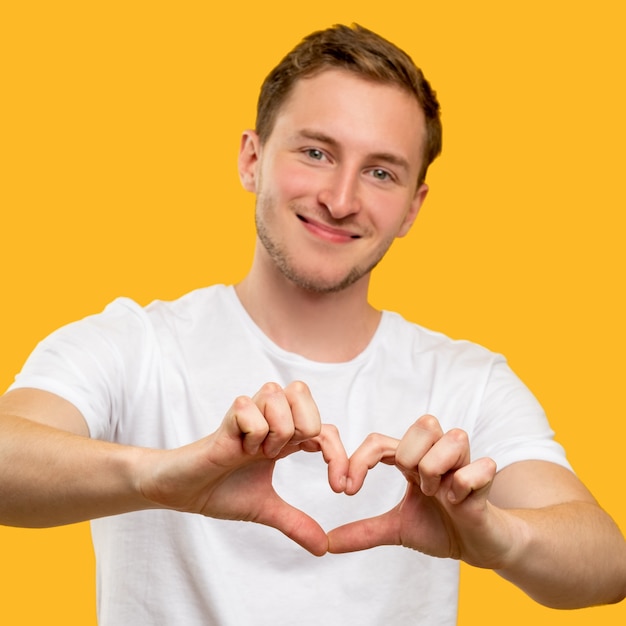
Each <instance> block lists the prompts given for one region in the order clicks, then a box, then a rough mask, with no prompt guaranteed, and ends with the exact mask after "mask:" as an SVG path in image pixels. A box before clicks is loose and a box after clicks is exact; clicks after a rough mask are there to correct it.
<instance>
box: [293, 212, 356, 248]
mask: <svg viewBox="0 0 626 626" xmlns="http://www.w3.org/2000/svg"><path fill="white" fill-rule="evenodd" d="M296 217H297V218H298V219H299V220H300V221H301V222H302V223H303V224H304V225H305V227H306V229H307V230H308V231H309V232H311V233H313V234H314V235H316V236H318V237H320V238H321V239H325V240H327V241H332V242H336V243H341V242H346V241H353V240H355V239H360V238H361V235H358V234H355V233H353V232H351V231H349V230H346V229H344V228H336V227H335V226H329V225H328V224H325V223H324V222H318V221H317V220H312V219H311V218H308V217H304V215H300V214H299V213H297V214H296Z"/></svg>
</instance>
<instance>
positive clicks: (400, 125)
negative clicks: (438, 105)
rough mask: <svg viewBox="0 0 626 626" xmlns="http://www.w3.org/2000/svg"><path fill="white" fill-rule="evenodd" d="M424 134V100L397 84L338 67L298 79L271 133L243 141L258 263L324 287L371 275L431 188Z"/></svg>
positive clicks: (242, 168)
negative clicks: (422, 175) (425, 174)
mask: <svg viewBox="0 0 626 626" xmlns="http://www.w3.org/2000/svg"><path fill="white" fill-rule="evenodd" d="M424 138H425V124H424V116H423V113H422V111H421V109H420V107H419V104H418V103H417V101H416V100H415V98H414V97H413V96H411V95H410V94H408V93H406V92H405V91H403V90H401V89H400V88H399V87H396V86H391V85H382V84H380V83H374V82H371V81H367V80H364V79H363V78H360V77H358V76H356V75H354V74H352V73H349V72H346V71H342V70H328V71H325V72H323V73H321V74H318V75H315V76H313V77H311V78H305V79H301V80H300V81H299V82H298V83H297V84H296V85H295V86H294V88H293V91H292V93H291V94H290V96H289V97H288V98H287V100H286V102H285V104H284V105H283V107H282V108H281V110H280V111H279V114H278V116H277V119H276V123H275V126H274V128H273V130H272V133H271V134H270V136H269V138H268V139H267V141H266V142H265V143H264V144H263V145H261V143H260V142H259V139H258V136H257V135H256V133H254V132H252V131H249V132H247V133H245V134H244V137H243V140H242V146H241V153H240V158H239V168H240V175H241V179H242V182H243V185H244V187H245V188H246V189H248V190H249V191H253V192H255V193H256V194H257V206H256V224H257V233H258V239H259V242H260V245H259V246H257V255H258V256H259V257H260V262H262V263H264V264H265V266H266V267H267V268H268V269H269V270H270V271H272V270H278V271H279V272H280V273H281V274H282V275H283V276H284V277H286V278H287V279H288V280H289V281H291V282H293V283H294V284H296V285H297V286H299V287H301V288H303V289H306V290H308V291H312V292H318V293H326V292H333V291H338V290H341V289H344V288H346V287H348V286H350V285H352V284H354V283H356V282H357V281H360V280H361V279H364V278H366V277H367V276H369V272H370V270H371V269H372V268H373V267H374V266H375V265H376V264H377V263H378V262H379V261H380V259H381V258H382V257H383V256H384V254H385V252H386V251H387V249H388V248H389V246H390V245H391V243H392V242H393V240H394V239H395V238H396V237H402V236H404V235H405V234H406V233H407V232H408V231H409V229H410V227H411V225H412V223H413V221H414V220H415V218H416V216H417V213H418V211H419V208H420V206H421V204H422V202H423V200H424V198H425V196H426V193H427V190H428V188H427V187H426V185H421V186H419V187H418V185H417V179H418V175H419V171H420V167H421V163H422V146H423V142H424Z"/></svg>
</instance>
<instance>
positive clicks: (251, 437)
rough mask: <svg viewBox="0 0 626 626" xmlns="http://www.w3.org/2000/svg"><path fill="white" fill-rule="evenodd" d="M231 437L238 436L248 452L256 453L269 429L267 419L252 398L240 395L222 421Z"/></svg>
mask: <svg viewBox="0 0 626 626" xmlns="http://www.w3.org/2000/svg"><path fill="white" fill-rule="evenodd" d="M222 425H223V427H224V428H225V429H226V432H227V434H228V435H229V436H230V437H231V438H237V439H239V440H240V441H241V445H242V446H243V449H244V451H245V452H246V453H248V454H251V455H255V454H257V452H258V451H259V448H260V446H261V444H262V443H263V441H264V440H265V438H266V437H267V433H268V431H269V426H268V424H267V421H266V420H265V418H264V417H263V415H262V414H261V412H260V411H259V408H258V407H257V405H256V404H255V403H254V401H253V400H252V398H248V397H247V396H239V397H238V398H236V399H235V401H234V402H233V404H232V406H231V407H230V409H229V410H228V412H227V413H226V417H225V418H224V421H223V423H222Z"/></svg>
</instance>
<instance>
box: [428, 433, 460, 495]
mask: <svg viewBox="0 0 626 626" xmlns="http://www.w3.org/2000/svg"><path fill="white" fill-rule="evenodd" d="M469 462H470V449H469V438H468V436H467V433H466V432H465V431H463V430H461V429H458V428H455V429H453V430H450V431H448V432H447V433H445V434H444V435H443V436H442V437H441V438H440V439H439V440H438V441H437V442H436V443H435V445H433V446H432V448H431V449H430V450H429V451H428V452H427V453H426V454H425V455H424V456H423V458H422V459H421V460H420V462H419V464H418V467H417V471H418V473H419V486H420V489H421V490H422V493H424V494H425V495H427V496H434V495H435V494H436V493H437V491H438V490H439V487H440V486H441V482H442V479H443V478H444V476H446V475H447V474H448V473H449V472H454V471H456V470H458V469H460V468H461V467H464V466H465V465H468V464H469Z"/></svg>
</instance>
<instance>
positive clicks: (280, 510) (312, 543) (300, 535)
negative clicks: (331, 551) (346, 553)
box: [254, 493, 328, 556]
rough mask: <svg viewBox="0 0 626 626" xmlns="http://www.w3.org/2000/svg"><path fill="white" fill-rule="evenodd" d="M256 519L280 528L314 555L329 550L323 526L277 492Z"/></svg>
mask: <svg viewBox="0 0 626 626" xmlns="http://www.w3.org/2000/svg"><path fill="white" fill-rule="evenodd" d="M254 521H255V522H258V523H259V524H265V525H266V526H271V527H272V528H276V529H277V530H280V532H281V533H283V534H284V535H286V536H287V537H289V539H291V540H292V541H295V543H297V544H298V545H300V546H302V547H303V548H304V549H305V550H308V551H309V552H310V553H311V554H313V555H314V556H323V555H324V554H326V553H327V552H328V537H327V535H326V533H325V532H324V530H323V529H322V527H321V526H320V525H319V524H318V523H317V522H316V521H315V520H314V519H313V518H312V517H310V516H309V515H307V514H306V513H303V512H302V511H301V510H300V509H296V508H295V507H294V506H291V505H290V504H288V503H287V502H285V501H284V500H283V499H282V498H281V497H280V496H279V495H278V494H276V493H274V495H273V497H271V498H270V501H269V502H266V504H265V505H264V506H263V511H262V512H261V513H260V514H259V517H258V518H257V519H255V520H254Z"/></svg>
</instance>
